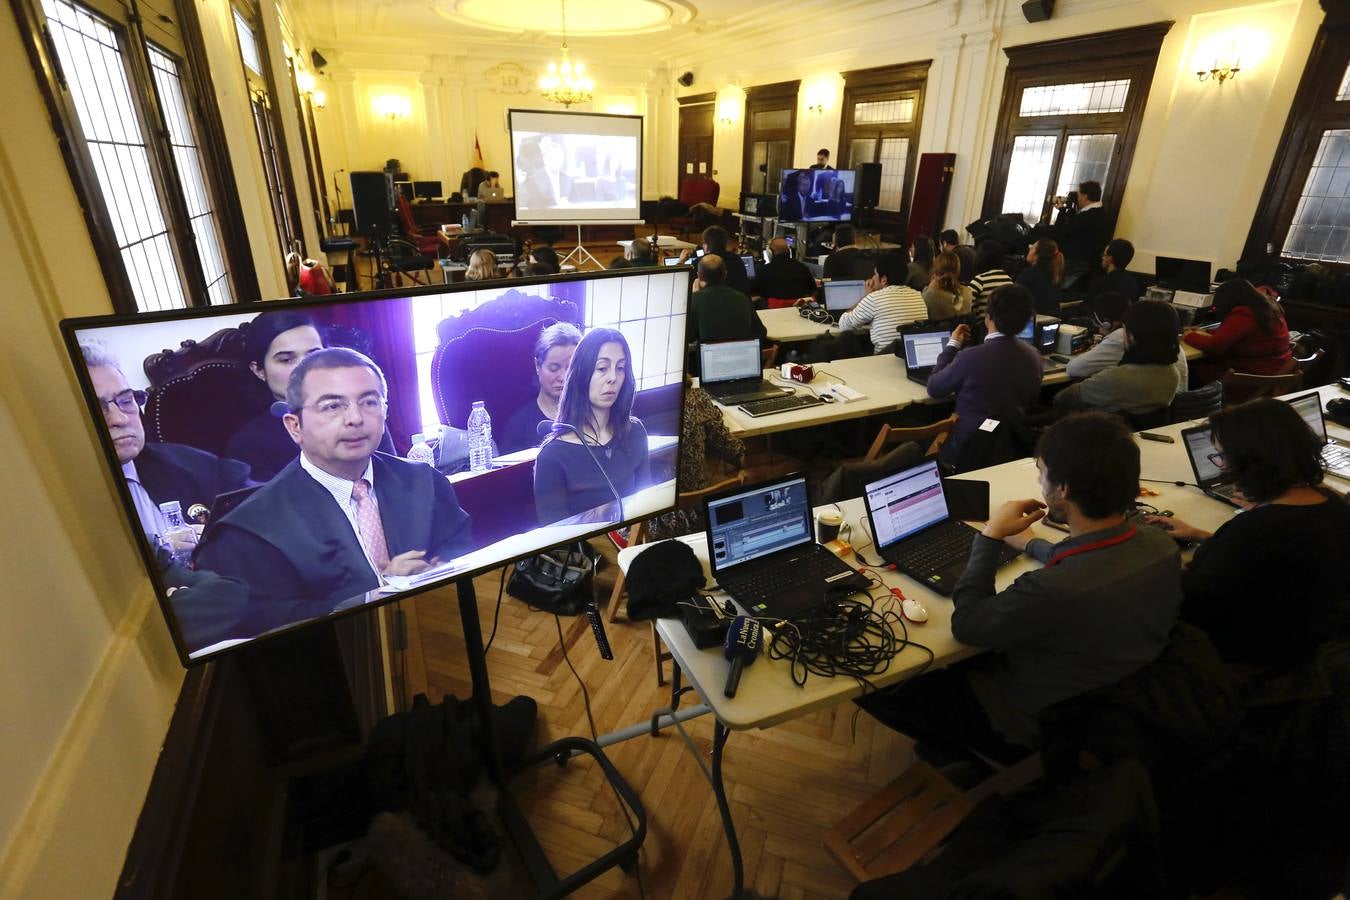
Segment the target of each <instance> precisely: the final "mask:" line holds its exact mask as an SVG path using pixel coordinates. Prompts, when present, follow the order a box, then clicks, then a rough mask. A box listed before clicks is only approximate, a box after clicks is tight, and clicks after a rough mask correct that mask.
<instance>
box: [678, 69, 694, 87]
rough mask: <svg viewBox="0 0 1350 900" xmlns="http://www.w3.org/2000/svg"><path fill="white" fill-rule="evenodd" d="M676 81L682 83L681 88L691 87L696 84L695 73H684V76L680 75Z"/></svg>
mask: <svg viewBox="0 0 1350 900" xmlns="http://www.w3.org/2000/svg"><path fill="white" fill-rule="evenodd" d="M675 80H676V81H678V82H679V83H680V86H681V87H689V85H691V84H693V83H694V73H693V72H684V73H683V74H681V75H680V77H679V78H677V79H675Z"/></svg>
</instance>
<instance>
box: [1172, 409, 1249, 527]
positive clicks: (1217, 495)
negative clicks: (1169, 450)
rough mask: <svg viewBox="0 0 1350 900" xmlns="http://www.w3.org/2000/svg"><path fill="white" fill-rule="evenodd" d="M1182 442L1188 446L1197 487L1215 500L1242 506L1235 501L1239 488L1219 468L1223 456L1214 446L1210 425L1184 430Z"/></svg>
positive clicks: (1188, 455)
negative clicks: (1234, 497)
mask: <svg viewBox="0 0 1350 900" xmlns="http://www.w3.org/2000/svg"><path fill="white" fill-rule="evenodd" d="M1181 442H1182V443H1183V444H1185V445H1186V456H1187V457H1189V458H1190V461H1191V472H1192V473H1194V475H1195V486H1196V487H1198V488H1200V490H1202V491H1204V492H1205V493H1206V494H1208V495H1209V496H1211V497H1213V498H1214V499H1215V500H1222V501H1223V502H1224V503H1227V504H1228V505H1229V506H1237V507H1238V508H1239V509H1241V506H1240V505H1239V504H1238V502H1237V501H1236V500H1234V499H1233V492H1234V491H1236V490H1237V487H1236V486H1235V485H1234V484H1233V483H1232V482H1231V481H1229V480H1228V474H1227V473H1226V472H1224V470H1223V469H1222V468H1221V467H1220V466H1219V462H1220V460H1222V458H1223V457H1222V456H1221V455H1220V454H1219V451H1218V448H1216V447H1215V446H1214V436H1213V434H1212V433H1211V432H1210V428H1209V425H1207V424H1206V425H1197V426H1196V427H1194V428H1183V429H1182V431H1181Z"/></svg>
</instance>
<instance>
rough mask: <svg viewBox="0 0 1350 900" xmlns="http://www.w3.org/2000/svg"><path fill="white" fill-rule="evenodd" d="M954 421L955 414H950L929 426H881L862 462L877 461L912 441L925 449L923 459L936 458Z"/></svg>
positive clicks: (953, 425)
mask: <svg viewBox="0 0 1350 900" xmlns="http://www.w3.org/2000/svg"><path fill="white" fill-rule="evenodd" d="M956 420H957V415H956V413H952V414H951V415H950V416H948V417H947V418H945V419H943V420H942V421H940V422H934V423H932V424H931V425H920V426H917V427H913V428H897V427H895V426H893V425H882V426H881V430H880V431H878V432H877V436H876V440H874V441H872V446H871V447H869V448H868V449H867V454H866V455H865V456H864V457H863V462H872V461H874V460H876V459H879V458H880V457H881V455H882V454H883V453H885V452H886V451H887V449H888V448H890V447H894V446H896V445H898V444H903V443H906V442H908V441H914V442H915V443H917V444H918V445H919V446H921V447H927V449H926V450H925V451H924V456H925V457H928V458H932V457H934V456H937V455H938V451H939V450H941V449H942V445H943V444H944V443H945V442H946V440H947V438H948V436H950V435H951V433H952V429H953V428H955V427H956Z"/></svg>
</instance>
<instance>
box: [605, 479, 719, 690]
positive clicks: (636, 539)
mask: <svg viewBox="0 0 1350 900" xmlns="http://www.w3.org/2000/svg"><path fill="white" fill-rule="evenodd" d="M742 484H745V473H744V472H737V473H736V474H735V475H733V476H732V477H730V478H725V479H723V480H721V481H719V482H717V483H715V484H710V485H708V486H707V487H705V488H700V489H698V490H696V491H684V492H682V493H679V494H676V495H675V508H676V509H692V508H693V507H695V506H698V505H699V504H700V503H702V501H703V498H704V497H706V496H708V495H709V494H715V493H717V492H718V491H723V490H726V489H727V488H730V487H736V486H737V485H742ZM647 536H648V535H647V521H646V520H645V519H644V520H642V521H641V522H638V523H637V524H636V525H634V526H633V530H632V531H631V532H630V533H629V536H628V546H630V547H634V546H636V545H638V544H645V543H646V542H647ZM625 583H626V581H625V578H624V574H623V570H622V569H620V570H619V574H618V575H617V576H616V577H615V579H614V590H613V591H611V592H610V595H609V604H608V605H607V606H606V607H605V621H607V622H613V621H614V617H615V616H616V615H617V614H618V612H619V599H620V598H621V597H622V596H623V594H624V585H625ZM649 624H650V625H651V629H652V651H653V654H654V655H655V656H656V684H657V686H659V687H664V686H665V684H666V673H665V669H664V668H662V665H661V664H662V663H663V662H665V661H666V660H668V659H670V658H671V656H670V654H669V653H667V652H666V651H665V650H663V649H662V648H661V638H660V636H659V635H658V634H657V633H656V622H655V621H653V622H650V623H649Z"/></svg>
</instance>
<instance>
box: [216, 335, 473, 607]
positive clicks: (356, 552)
mask: <svg viewBox="0 0 1350 900" xmlns="http://www.w3.org/2000/svg"><path fill="white" fill-rule="evenodd" d="M387 394H388V387H387V384H386V382H385V379H384V373H383V372H381V371H380V368H379V366H377V365H376V364H375V363H374V362H373V361H372V360H371V359H370V358H369V357H366V356H364V355H363V354H360V353H357V352H356V351H354V350H347V349H344V348H338V347H333V348H328V349H325V350H320V351H317V352H315V353H311V354H309V355H308V356H306V357H305V358H304V359H303V360H302V361H301V362H300V364H299V365H298V366H296V368H295V371H294V372H292V373H291V378H290V382H289V383H288V385H287V390H286V402H287V405H288V406H289V407H290V411H289V412H288V413H287V414H286V415H285V417H284V418H283V420H282V421H283V422H284V423H285V425H286V429H287V430H288V431H289V432H290V434H291V438H292V439H293V440H294V441H295V443H296V444H297V445H298V446H299V448H300V457H299V459H297V460H295V461H294V462H292V463H290V464H289V465H288V466H286V468H284V469H282V470H281V472H280V473H278V474H277V476H276V477H275V478H273V479H272V480H271V481H270V482H268V483H267V484H266V485H264V486H263V487H261V488H259V489H258V491H257V492H256V493H255V494H253V495H252V496H251V497H249V498H248V500H246V501H245V502H244V503H242V504H240V505H239V506H238V507H237V508H236V509H234V510H233V511H231V512H230V513H229V514H228V515H226V516H225V518H224V519H222V520H221V521H220V522H219V523H217V526H216V528H215V530H214V532H213V533H212V535H211V536H210V537H209V539H208V540H207V541H206V542H205V543H204V544H203V545H202V546H201V548H200V550H198V553H197V568H198V569H206V570H209V571H212V572H215V573H217V574H220V575H226V576H229V577H233V578H238V579H239V580H241V581H243V582H244V583H246V584H247V585H248V586H249V612H248V613H247V615H246V619H247V621H248V624H249V625H250V627H251V628H253V629H254V631H255V633H257V632H262V631H266V630H269V629H271V628H276V627H278V626H281V625H286V624H289V623H291V622H294V621H299V620H302V619H306V618H312V617H314V616H321V615H325V614H327V613H329V612H331V611H332V610H333V609H334V607H335V606H336V605H337V604H338V603H340V602H342V601H343V600H347V599H349V598H352V597H355V596H357V595H359V594H361V593H363V592H365V591H369V590H371V589H373V588H375V587H377V586H378V585H379V584H380V583H381V578H382V576H384V575H414V574H417V573H418V572H422V571H425V570H426V569H427V568H429V567H430V566H432V565H434V564H436V563H438V562H446V561H448V560H451V559H453V558H455V557H457V556H460V555H462V554H464V553H466V552H468V551H469V550H470V549H471V543H472V539H471V535H470V528H469V516H468V514H467V513H465V512H464V510H463V509H461V508H460V505H459V503H458V501H457V500H456V499H455V492H454V489H453V488H452V487H451V486H450V482H449V481H447V480H446V479H445V477H444V476H442V475H441V474H440V473H439V472H437V471H436V470H435V469H433V468H431V467H430V466H427V465H423V464H421V463H411V462H407V461H405V460H401V459H398V458H397V457H393V456H389V455H386V454H384V453H378V452H376V448H377V447H378V445H379V442H380V437H381V435H382V434H383V433H384V424H385V413H386V409H387V405H388V401H387Z"/></svg>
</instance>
